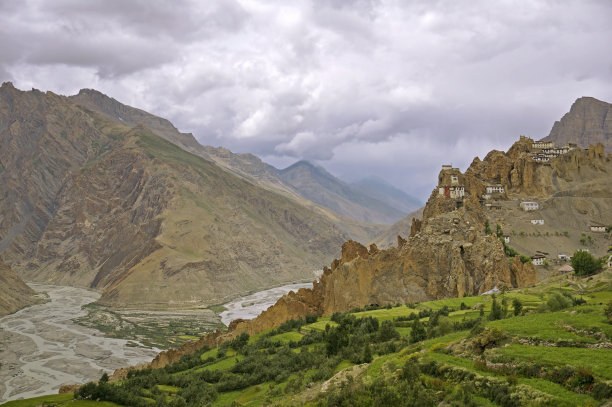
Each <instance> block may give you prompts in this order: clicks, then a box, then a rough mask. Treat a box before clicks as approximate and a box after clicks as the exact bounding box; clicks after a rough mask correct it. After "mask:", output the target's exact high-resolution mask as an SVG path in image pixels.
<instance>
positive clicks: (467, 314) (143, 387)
mask: <svg viewBox="0 0 612 407" xmlns="http://www.w3.org/2000/svg"><path fill="white" fill-rule="evenodd" d="M606 312H607V313H611V314H612V270H608V271H605V272H603V273H601V274H598V275H596V276H592V277H587V278H576V277H574V276H567V275H565V276H561V277H557V278H555V279H554V280H552V281H549V282H548V283H546V284H540V285H538V286H536V287H531V288H526V289H519V290H512V291H508V292H506V293H499V294H498V295H497V296H496V297H495V298H494V297H492V296H488V295H481V296H475V297H463V298H454V299H446V300H439V301H431V302H426V303H420V304H419V303H416V304H397V305H396V306H392V307H391V306H388V307H369V308H368V309H363V310H353V311H352V312H350V313H346V314H336V315H334V316H332V317H331V318H329V317H326V318H316V317H315V316H310V317H308V318H306V320H297V321H296V320H292V321H288V322H286V323H285V324H284V325H283V326H281V327H279V328H277V329H274V330H269V331H266V332H262V333H260V334H258V335H255V336H251V337H249V336H248V335H246V334H243V335H241V336H239V337H238V338H236V339H235V340H234V341H232V342H226V343H224V344H222V345H220V346H218V347H216V348H212V349H207V348H204V349H201V350H200V351H198V352H196V353H195V354H192V355H186V356H184V357H183V358H182V359H181V360H180V361H178V362H176V363H174V364H171V365H168V366H166V367H164V368H162V369H157V370H144V371H140V372H133V373H132V374H130V375H128V378H127V379H124V380H122V381H121V382H119V383H118V384H117V383H104V382H103V383H101V384H100V385H94V384H90V385H87V386H85V387H83V388H82V389H81V390H80V391H79V394H78V397H80V398H85V400H75V401H70V400H71V399H70V397H71V396H66V395H60V396H57V395H56V396H48V397H47V398H39V399H37V400H25V401H22V402H16V403H9V404H7V406H35V405H38V404H40V403H41V402H43V401H44V402H48V403H49V402H54V403H57V405H74V406H77V405H89V403H91V405H92V406H94V404H93V402H91V401H87V399H94V400H95V399H101V400H107V402H106V403H109V402H111V401H112V402H115V403H118V404H119V405H133V406H151V405H159V406H164V405H168V406H179V405H180V406H185V405H189V406H191V405H193V406H196V405H198V406H201V405H214V406H230V405H232V406H234V405H243V406H262V405H277V406H300V405H303V406H336V405H337V406H340V405H363V406H379V405H394V406H395V405H397V406H404V405H405V406H412V405H417V404H415V403H416V402H417V401H418V405H423V406H427V405H431V406H435V405H448V406H451V405H452V406H505V407H515V406H522V405H529V406H598V405H601V404H602V403H605V402H606V401H610V400H611V399H612V324H611V321H610V319H608V318H610V317H612V315H611V316H609V317H607V316H606ZM60 398H63V399H62V400H60ZM73 403H74V404H73ZM96 405H100V404H96ZM106 405H111V404H106Z"/></svg>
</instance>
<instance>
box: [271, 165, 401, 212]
mask: <svg viewBox="0 0 612 407" xmlns="http://www.w3.org/2000/svg"><path fill="white" fill-rule="evenodd" d="M279 176H280V178H281V179H282V180H283V181H284V182H285V183H286V184H288V185H291V186H292V187H293V188H294V189H295V190H296V191H298V193H299V194H300V195H301V196H303V197H305V198H306V199H308V200H310V201H312V202H315V203H317V204H319V205H321V206H324V207H326V208H330V209H332V210H333V211H335V212H337V213H340V214H342V215H345V216H348V217H351V218H353V219H356V220H359V221H362V222H368V223H384V224H391V223H394V222H396V221H397V220H399V219H401V218H403V217H404V216H406V212H403V211H401V210H399V209H396V208H395V207H393V206H391V205H389V204H387V203H386V202H385V201H384V196H383V197H381V199H380V200H379V199H376V198H374V197H372V196H370V195H369V194H367V193H364V192H362V190H361V189H358V188H355V187H353V186H351V185H349V184H346V183H345V182H342V181H340V180H339V179H338V178H336V177H334V176H333V175H331V174H330V173H328V172H327V171H325V170H324V169H323V168H321V167H318V166H315V165H313V164H311V163H309V162H307V161H299V162H297V163H295V164H293V165H291V166H290V167H287V168H285V169H283V170H280V171H279Z"/></svg>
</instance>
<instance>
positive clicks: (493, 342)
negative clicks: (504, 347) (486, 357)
mask: <svg viewBox="0 0 612 407" xmlns="http://www.w3.org/2000/svg"><path fill="white" fill-rule="evenodd" d="M505 338H506V335H505V334H504V332H503V331H502V330H501V329H499V328H497V327H493V328H489V327H487V328H484V330H483V331H482V332H481V333H479V334H478V335H476V336H475V337H474V338H473V339H472V347H473V348H474V350H475V351H476V352H477V353H483V352H484V351H485V350H486V349H489V348H494V347H495V346H497V345H499V344H500V343H501V342H502V341H503V340H504V339H505Z"/></svg>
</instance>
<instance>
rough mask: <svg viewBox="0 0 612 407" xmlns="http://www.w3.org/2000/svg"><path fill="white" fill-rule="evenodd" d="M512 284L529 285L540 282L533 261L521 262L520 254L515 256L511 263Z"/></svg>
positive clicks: (518, 285) (516, 285)
mask: <svg viewBox="0 0 612 407" xmlns="http://www.w3.org/2000/svg"><path fill="white" fill-rule="evenodd" d="M510 271H511V274H512V285H513V286H515V287H529V286H532V285H535V284H536V283H537V282H538V279H537V275H536V271H535V267H534V266H533V263H530V262H527V263H523V262H521V257H520V256H515V257H514V258H513V259H512V262H511V265H510Z"/></svg>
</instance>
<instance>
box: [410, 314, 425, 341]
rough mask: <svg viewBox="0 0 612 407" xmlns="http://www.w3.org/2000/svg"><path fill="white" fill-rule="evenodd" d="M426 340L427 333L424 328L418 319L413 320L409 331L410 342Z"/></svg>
mask: <svg viewBox="0 0 612 407" xmlns="http://www.w3.org/2000/svg"><path fill="white" fill-rule="evenodd" d="M426 338H427V332H426V331H425V327H424V326H423V324H422V323H421V321H420V320H419V319H415V320H414V322H413V323H412V330H411V331H410V342H412V343H414V342H419V341H422V340H423V339H426Z"/></svg>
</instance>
